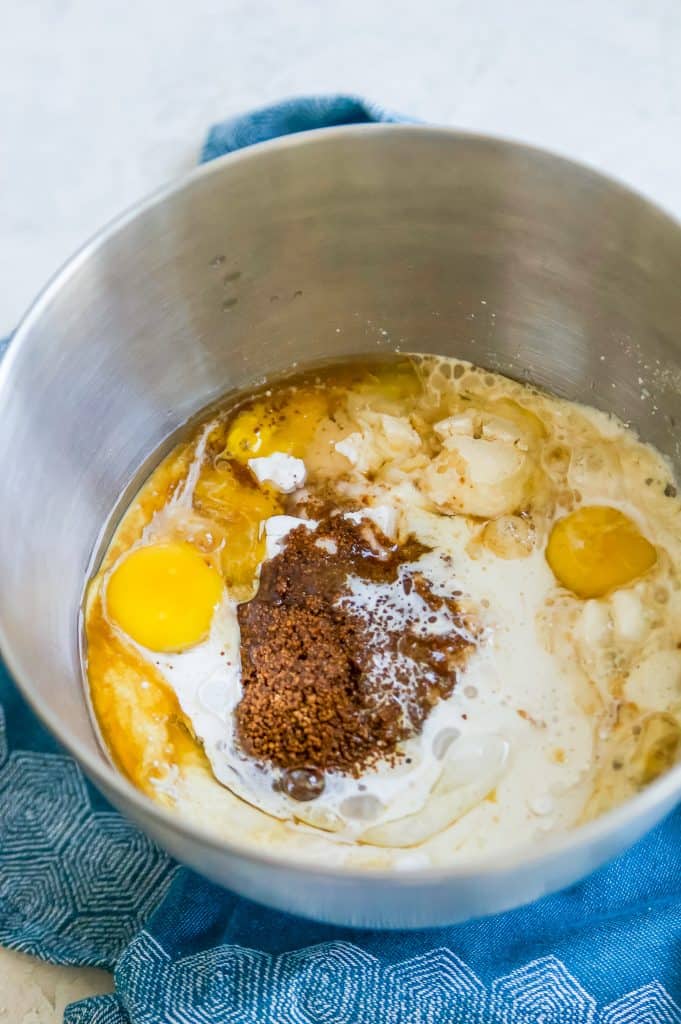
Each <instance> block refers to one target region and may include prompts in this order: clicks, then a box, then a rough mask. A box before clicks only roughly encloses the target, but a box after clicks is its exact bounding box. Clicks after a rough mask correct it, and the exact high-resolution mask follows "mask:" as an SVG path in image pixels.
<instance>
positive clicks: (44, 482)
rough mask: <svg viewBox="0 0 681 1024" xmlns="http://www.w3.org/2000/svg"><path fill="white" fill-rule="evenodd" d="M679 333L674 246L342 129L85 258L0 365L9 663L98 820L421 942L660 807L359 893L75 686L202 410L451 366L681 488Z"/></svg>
mask: <svg viewBox="0 0 681 1024" xmlns="http://www.w3.org/2000/svg"><path fill="white" fill-rule="evenodd" d="M680 331H681V229H680V228H679V226H678V225H677V224H676V223H674V222H673V221H672V220H670V219H669V218H668V217H667V216H665V215H664V214H663V213H661V212H660V211H659V210H657V209H655V208H654V207H653V206H651V205H650V204H649V203H647V202H645V201H644V200H643V199H641V198H640V197H638V196H636V195H634V194H632V193H631V192H629V191H627V190H626V189H624V188H622V187H621V186H619V185H617V184H615V183H613V182H611V181H608V180H606V179H604V178H602V177H600V176H599V175H597V174H594V173H592V172H591V171H589V170H586V169H584V168H582V167H578V166H576V165H574V164H572V163H569V162H567V161H565V160H561V159H558V158H557V157H554V156H550V155H548V154H546V153H542V152H539V151H537V150H533V149H529V148H526V147H524V146H519V145H515V144H511V143H508V142H503V141H496V140H491V139H485V138H478V137H474V136H470V135H461V134H457V133H456V132H453V131H447V130H436V129H430V128H424V127H411V126H410V127H404V126H372V127H370V126H363V127H358V128H341V129H331V130H328V131H323V132H318V133H313V134H306V135H297V136H293V137H289V138H286V139H282V140H280V141H276V142H273V143H268V144H266V145H263V146H257V147H254V148H253V149H249V150H246V151H244V152H242V153H239V154H236V155H233V156H230V157H227V158H225V159H223V160H219V161H217V162H215V163H213V164H210V165H208V166H207V167H203V168H201V169H199V170H197V171H196V172H195V173H193V174H191V175H190V176H189V177H188V178H186V179H185V180H183V181H181V182H180V183H179V184H177V185H173V186H172V187H170V188H169V189H167V190H165V191H164V192H162V193H160V194H159V195H156V196H154V197H153V198H152V199H150V200H148V201H146V202H143V203H142V204H141V205H139V206H138V207H136V208H135V209H134V210H132V211H131V212H130V213H128V214H126V215H125V216H124V217H123V218H121V219H120V220H118V221H117V222H116V223H114V224H113V225H112V226H111V227H109V228H107V229H106V230H105V231H104V232H103V233H102V234H100V235H99V236H98V237H97V238H96V239H95V240H94V241H93V242H91V243H90V244H89V245H87V246H86V247H85V248H84V249H83V250H81V252H80V253H79V254H78V255H77V256H76V257H75V258H74V259H73V260H72V261H71V262H70V263H69V264H68V265H67V266H66V268H65V269H64V270H63V271H62V272H61V273H60V274H59V275H58V276H57V277H56V278H55V279H54V280H53V281H52V283H51V284H50V285H48V287H47V288H46V290H45V291H44V292H43V294H42V295H41V297H40V298H39V299H38V301H37V302H36V304H35V305H34V306H33V308H32V309H31V311H30V312H29V313H28V315H27V317H26V319H25V320H24V321H23V323H22V324H21V326H20V328H19V330H18V332H17V334H16V337H15V339H14V341H13V343H12V345H11V347H10V351H9V354H8V355H7V356H6V358H5V360H4V364H3V365H2V368H1V370H0V423H1V424H2V429H1V431H0V466H2V475H1V478H0V509H1V518H0V578H1V579H2V587H1V590H0V627H1V635H0V641H1V645H2V650H3V654H4V657H5V659H6V661H7V663H8V664H9V667H10V669H11V670H12V672H13V674H14V676H15V678H16V680H17V682H18V683H19V685H20V687H21V689H22V691H23V693H24V694H25V696H26V697H27V698H28V700H29V701H30V702H31V704H32V705H33V707H34V708H35V709H36V711H37V712H38V714H39V715H40V717H41V718H42V719H43V721H44V722H45V723H46V725H47V726H48V727H49V728H50V729H51V730H52V732H53V733H54V734H55V736H56V737H57V738H58V739H59V741H60V742H61V743H62V744H63V745H64V746H65V747H66V748H67V749H68V750H69V751H70V752H71V753H72V754H73V755H74V756H75V757H76V758H77V759H78V761H79V762H80V764H81V765H82V766H83V768H84V769H85V771H86V773H87V774H88V775H89V776H90V777H91V778H92V779H93V781H94V782H95V783H96V784H97V785H98V786H99V787H100V789H101V790H102V791H103V792H104V793H105V794H106V796H107V797H108V798H109V800H110V801H111V802H112V803H113V804H115V805H116V806H117V807H118V808H120V810H121V811H122V812H123V813H124V814H126V815H128V816H129V817H130V818H132V819H133V820H134V821H136V822H137V823H138V824H139V825H140V827H141V828H143V829H144V830H145V831H146V832H148V833H149V834H150V835H151V836H153V837H154V838H155V839H156V840H158V842H159V843H160V844H161V845H163V846H164V847H166V848H167V849H168V850H169V851H170V852H171V853H172V854H174V855H175V856H176V857H178V858H179V859H180V860H182V861H185V862H186V863H188V864H191V865H192V866H194V867H195V868H198V870H199V871H202V872H204V873H205V874H206V875H208V876H210V877H212V878H214V879H216V880H218V881H220V882H223V883H224V884H225V885H228V886H230V887H232V888H234V889H236V890H238V891H239V892H242V893H244V894H246V895H248V896H250V897H252V898H254V899H256V900H260V901H261V902H264V903H268V904H271V905H272V906H276V907H279V908H282V909H285V910H289V911H293V912H297V913H301V914H305V915H309V916H312V917H317V918H321V919H324V920H327V921H333V922H338V923H345V924H355V925H372V926H385V927H396V926H423V925H435V924H441V923H445V922H452V921H455V920H461V919H464V918H468V917H472V916H475V915H480V914H488V913H491V912H494V911H499V910H502V909H504V908H508V907H512V906H515V905H518V904H520V903H523V902H526V901H529V900H532V899H535V898H536V897H538V896H541V895H542V894H544V893H547V892H550V891H552V890H555V889H557V888H559V887H561V886H565V885H567V884H568V883H571V882H573V881H575V880H576V879H579V878H581V877H582V876H584V875H585V874H587V873H588V872H590V871H592V870H593V869H594V868H596V867H597V866H598V865H599V864H601V863H602V862H603V861H605V860H606V859H607V858H609V857H612V856H613V855H615V854H616V853H618V852H619V851H620V850H622V849H623V848H624V847H626V846H627V845H628V844H630V843H632V842H633V841H634V840H635V839H637V838H638V837H639V836H640V835H641V834H642V833H643V832H645V831H646V830H647V829H649V828H650V827H651V826H652V825H654V824H655V822H657V821H658V820H659V819H660V818H661V817H662V816H663V815H664V814H665V813H666V812H667V811H668V810H669V809H670V808H671V807H672V806H673V804H674V803H675V802H676V801H677V800H678V798H679V795H680V794H681V768H677V769H676V770H674V771H672V772H670V773H669V774H668V775H667V776H666V777H664V778H663V779H662V780H660V781H658V782H657V783H656V784H654V785H652V786H651V787H650V788H649V789H648V790H647V791H646V792H644V793H643V794H641V795H640V796H638V797H637V798H636V799H634V800H632V801H631V802H630V803H629V804H627V805H626V806H624V807H622V808H620V809H618V810H616V811H615V812H613V813H611V814H609V815H607V816H605V817H603V818H601V819H600V820H599V821H597V822H595V823H593V824H591V825H589V826H587V827H585V828H582V829H579V830H577V831H575V832H573V833H571V834H570V835H568V836H566V837H562V838H558V839H556V840H554V841H553V842H551V843H548V844H547V845H546V846H542V847H541V848H539V847H535V848H527V847H519V849H518V851H517V852H516V853H514V854H513V855H512V856H509V855H508V854H506V855H504V857H503V858H491V859H490V860H486V861H482V860H481V861H480V862H479V863H475V864H472V865H470V866H468V867H465V868H456V869H452V870H437V871H422V872H416V873H407V872H402V873H399V874H398V873H396V874H389V875H373V874H372V875H367V874H358V873H352V872H349V871H339V870H326V869H324V868H323V867H320V868H318V869H317V868H315V869H313V868H310V867H301V866H298V865H296V864H295V863H291V862H286V863H285V862H281V861H277V860H275V859H273V858H272V857H271V856H270V855H268V851H267V850H266V849H263V850H259V851H253V850H248V849H245V848H244V847H243V846H241V845H240V837H239V836H238V835H234V836H233V838H232V842H230V843H229V844H227V843H222V842H216V841H215V839H212V838H211V837H210V836H208V835H205V834H200V833H199V832H198V831H196V830H195V829H192V827H191V825H190V823H189V822H187V821H182V820H179V819H178V818H177V817H174V816H173V815H172V814H170V813H167V812H165V811H164V810H162V809H161V808H159V807H158V806H155V805H153V804H152V803H151V802H150V801H149V800H147V799H146V798H145V797H144V796H143V795H142V794H141V793H139V792H137V791H136V790H135V789H134V788H133V787H132V786H131V785H129V784H128V783H127V782H126V780H125V779H124V778H122V777H121V776H120V775H119V774H118V773H117V772H116V771H115V770H114V768H113V767H112V766H111V765H110V764H109V762H108V761H107V759H106V757H105V756H104V755H103V754H102V752H101V750H100V748H99V746H98V744H97V740H96V738H95V734H94V732H93V728H92V725H91V721H90V717H89V714H88V706H87V702H86V699H85V696H84V689H83V681H82V678H81V672H80V667H79V645H78V611H79V604H80V600H81V595H82V590H83V583H84V578H85V574H86V573H87V570H88V564H89V561H90V557H91V555H92V552H93V550H94V549H95V546H96V544H97V538H98V536H99V534H100V531H101V529H102V525H103V524H104V522H105V521H106V520H107V517H108V516H109V514H110V512H111V509H112V507H113V506H114V505H115V503H116V501H117V499H118V498H119V496H120V494H121V492H122V491H123V490H124V488H125V487H126V485H127V484H128V483H129V481H130V480H131V478H132V477H133V476H134V475H135V473H136V471H137V470H138V468H139V466H140V464H142V463H143V462H144V460H145V459H147V458H148V456H149V455H150V453H151V452H153V451H154V449H156V448H157V447H158V446H159V445H161V444H162V443H163V442H164V439H167V438H168V436H169V435H170V434H172V433H173V431H175V430H176V429H177V428H178V426H179V425H180V424H182V423H183V422H184V421H185V420H186V419H187V418H188V417H190V416H191V415H192V414H193V413H195V412H196V411H197V410H198V409H200V408H201V407H202V406H204V405H206V404H207V403H209V402H211V401H212V400H214V399H215V398H216V397H217V396H219V395H220V394H221V392H224V391H226V390H228V389H229V388H232V387H233V386H236V385H243V384H247V383H249V382H252V381H254V380H256V379H261V378H262V376H263V374H270V373H275V372H277V371H280V370H282V369H284V368H287V367H290V366H291V364H292V363H293V361H295V360H299V361H301V362H304V361H308V360H319V359H321V358H326V357H329V356H339V355H351V354H353V353H360V352H362V353H365V352H374V353H376V352H382V351H386V350H393V349H394V348H396V347H399V348H400V349H402V350H403V351H408V350H413V351H425V352H442V353H447V354H451V355H458V356H461V357H464V358H466V359H470V360H473V361H474V362H477V363H480V364H482V365H484V366H488V367H491V368H494V369H496V370H501V371H505V372H507V373H509V374H511V375H513V376H516V377H519V378H522V379H528V380H532V381H534V382H536V383H537V384H540V385H544V386H546V387H548V388H551V389H552V390H553V391H555V392H556V393H557V394H559V395H564V396H567V397H569V398H573V399H579V400H583V401H586V402H590V403H592V404H595V405H597V406H600V407H601V408H604V409H609V410H612V411H613V412H615V413H617V414H618V415H619V416H621V417H622V418H623V419H625V420H628V421H631V422H632V423H633V424H635V426H636V427H637V428H638V429H639V430H640V432H641V434H642V436H643V438H644V439H646V440H649V441H652V442H653V443H654V444H656V445H657V446H658V447H659V448H660V449H661V450H662V451H663V452H665V453H667V454H668V455H669V456H670V457H671V459H672V460H673V461H674V462H676V465H677V467H678V464H679V461H681V460H680V459H679V446H678V432H677V431H676V429H675V424H676V422H677V421H681V396H680V393H679V388H678V382H679V379H680V377H681V344H680V338H679V336H680ZM531 670H532V668H531V666H528V671H531ZM518 838H519V840H521V839H522V837H521V836H519V837H518ZM651 870H654V865H651Z"/></svg>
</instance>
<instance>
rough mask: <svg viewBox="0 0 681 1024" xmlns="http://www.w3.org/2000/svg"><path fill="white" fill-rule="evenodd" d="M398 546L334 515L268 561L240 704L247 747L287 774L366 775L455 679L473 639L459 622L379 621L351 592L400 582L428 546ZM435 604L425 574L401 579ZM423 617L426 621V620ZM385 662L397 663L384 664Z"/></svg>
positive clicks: (251, 616) (251, 612)
mask: <svg viewBox="0 0 681 1024" xmlns="http://www.w3.org/2000/svg"><path fill="white" fill-rule="evenodd" d="M425 550H426V549H425V548H424V547H423V546H422V545H419V544H416V543H415V542H413V541H412V542H408V543H407V544H406V545H403V546H401V547H397V546H395V545H391V543H390V542H389V541H388V540H387V538H386V537H384V536H383V535H382V534H380V532H379V531H378V530H377V529H376V528H375V527H374V526H373V524H371V523H370V522H369V521H361V522H360V523H352V522H350V521H348V520H346V519H344V518H343V516H342V515H338V514H335V515H327V516H326V517H325V518H324V519H323V520H322V521H321V522H320V523H319V525H318V526H317V528H316V529H315V530H310V529H308V528H307V527H302V526H301V527H298V528H297V529H295V530H294V531H293V532H292V533H291V534H290V535H289V537H288V539H287V543H286V546H285V548H284V550H283V551H282V552H281V553H280V554H278V555H277V556H275V557H274V558H273V559H271V560H269V561H268V562H265V563H264V565H263V567H262V574H261V579H260V586H259V589H258V593H257V595H256V596H255V597H254V598H253V600H251V601H249V602H247V603H245V604H243V605H241V606H240V608H239V624H240V627H241V660H242V686H243V696H242V699H241V701H240V703H239V705H238V707H237V709H236V727H237V735H238V739H239V742H240V744H241V747H242V748H243V750H244V752H245V753H246V754H248V755H249V756H251V757H253V758H255V759H256V760H258V761H259V762H262V763H268V764H270V765H273V766H276V767H277V768H280V769H283V770H286V771H288V770H290V769H297V768H308V769H316V770H318V771H322V772H324V771H329V770H334V771H340V772H346V773H349V774H353V775H358V774H359V773H360V772H361V771H362V770H363V769H365V768H367V767H368V766H370V765H371V764H373V763H375V762H376V761H377V760H378V759H380V758H382V757H390V756H392V755H394V754H395V751H396V748H397V746H398V744H399V743H400V742H401V741H402V740H404V739H406V738H407V737H408V736H409V735H412V734H413V733H414V732H415V731H416V730H417V729H419V728H420V726H421V724H422V723H423V720H424V718H425V717H426V715H427V714H428V712H429V710H430V709H431V707H432V706H433V704H434V703H436V702H437V700H439V699H440V698H441V697H443V696H447V695H448V694H449V693H451V690H452V688H453V686H454V684H455V681H456V665H457V664H458V663H459V662H460V660H461V658H462V656H463V655H464V654H465V653H466V650H467V649H468V647H470V646H471V644H470V641H467V640H466V639H465V637H464V636H463V635H462V631H460V630H454V631H453V632H452V634H451V635H445V636H443V635H429V634H427V633H424V631H423V629H419V628H416V629H415V630H414V631H410V629H409V628H407V629H406V630H405V629H404V628H399V629H398V628H393V629H390V628H387V629H377V628H376V623H375V622H373V621H372V620H371V618H370V617H367V616H366V615H362V614H358V613H357V611H356V610H353V609H352V608H351V607H349V606H348V603H347V602H345V601H344V600H343V597H344V594H346V593H347V592H348V578H349V577H350V576H355V577H359V578H360V579H363V580H369V581H372V582H375V583H381V582H384V583H385V582H394V581H396V580H398V575H399V569H400V566H401V565H404V564H405V563H407V562H412V561H414V560H415V559H417V558H418V557H419V556H420V555H421V554H423V553H424V552H425ZM412 586H414V587H415V588H416V589H417V590H418V592H419V594H420V596H421V598H422V599H423V600H424V602H425V604H426V606H427V607H428V608H432V609H433V610H437V609H439V608H440V607H441V606H442V605H443V603H447V604H448V611H449V613H450V614H452V615H454V616H456V617H457V621H458V622H460V621H461V620H460V615H459V612H458V609H457V608H456V607H455V605H454V603H453V602H452V601H451V599H445V598H440V597H436V596H435V595H434V594H432V592H431V591H430V588H429V584H428V583H427V581H425V580H424V579H423V577H422V576H419V575H417V574H415V575H414V577H413V578H412V577H408V578H405V579H404V588H405V592H407V593H408V592H409V590H410V589H411V587H412ZM417 625H418V624H417ZM379 651H380V653H382V654H383V655H387V662H386V659H385V657H383V658H381V660H380V664H382V665H383V664H387V665H388V666H390V665H391V663H392V665H393V667H394V671H392V672H391V671H389V670H385V669H384V670H383V671H380V670H379V671H377V670H376V658H375V655H376V653H377V652H379Z"/></svg>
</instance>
